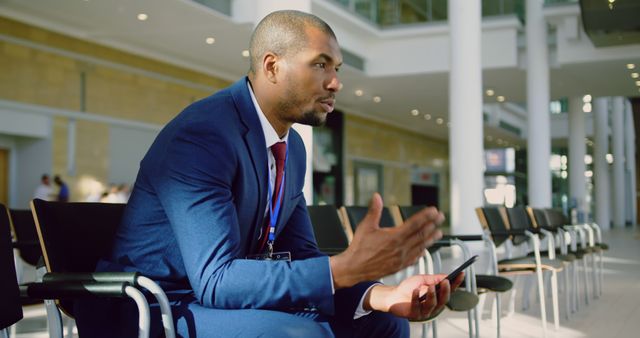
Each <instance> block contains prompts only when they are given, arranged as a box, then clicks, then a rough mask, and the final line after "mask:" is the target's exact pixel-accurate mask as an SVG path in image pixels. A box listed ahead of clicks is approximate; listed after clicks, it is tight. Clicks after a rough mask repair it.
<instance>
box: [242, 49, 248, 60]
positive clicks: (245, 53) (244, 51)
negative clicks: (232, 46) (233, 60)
mask: <svg viewBox="0 0 640 338" xmlns="http://www.w3.org/2000/svg"><path fill="white" fill-rule="evenodd" d="M242 56H243V57H245V58H248V57H249V51H248V50H246V49H245V50H243V51H242Z"/></svg>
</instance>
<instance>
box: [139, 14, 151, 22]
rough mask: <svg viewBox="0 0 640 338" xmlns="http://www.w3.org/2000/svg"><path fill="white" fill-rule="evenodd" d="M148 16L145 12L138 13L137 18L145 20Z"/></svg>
mask: <svg viewBox="0 0 640 338" xmlns="http://www.w3.org/2000/svg"><path fill="white" fill-rule="evenodd" d="M148 18H149V16H148V15H146V14H145V13H140V14H138V20H140V21H145V20H147V19H148Z"/></svg>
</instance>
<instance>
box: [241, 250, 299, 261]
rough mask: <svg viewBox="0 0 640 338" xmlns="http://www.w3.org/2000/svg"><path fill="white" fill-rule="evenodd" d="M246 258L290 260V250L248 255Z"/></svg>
mask: <svg viewBox="0 0 640 338" xmlns="http://www.w3.org/2000/svg"><path fill="white" fill-rule="evenodd" d="M247 259H255V260H259V261H287V262H291V252H290V251H282V252H274V253H273V254H271V256H269V254H268V253H263V254H257V255H248V256H247Z"/></svg>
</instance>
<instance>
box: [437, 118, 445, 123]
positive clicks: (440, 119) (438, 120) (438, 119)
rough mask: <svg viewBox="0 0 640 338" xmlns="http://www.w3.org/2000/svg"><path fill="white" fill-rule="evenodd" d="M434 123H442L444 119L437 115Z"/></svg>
mask: <svg viewBox="0 0 640 338" xmlns="http://www.w3.org/2000/svg"><path fill="white" fill-rule="evenodd" d="M436 123H437V124H442V123H444V120H443V119H442V118H441V117H438V118H437V119H436Z"/></svg>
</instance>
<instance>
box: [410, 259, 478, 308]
mask: <svg viewBox="0 0 640 338" xmlns="http://www.w3.org/2000/svg"><path fill="white" fill-rule="evenodd" d="M477 260H478V255H474V256H473V257H471V258H469V259H467V261H466V262H464V263H462V264H460V266H459V267H457V268H456V269H455V270H453V271H451V273H450V274H448V275H447V277H446V279H448V280H449V283H451V282H453V281H454V280H455V279H456V278H457V277H458V275H459V274H460V273H461V272H462V271H464V269H466V268H467V267H468V266H469V265H471V264H473V263H475V261H477ZM439 290H440V283H438V284H436V295H437V294H438V291H439ZM425 299H427V294H426V293H425V294H424V295H422V296H420V298H419V299H418V300H419V301H421V302H422V301H424V300H425Z"/></svg>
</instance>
